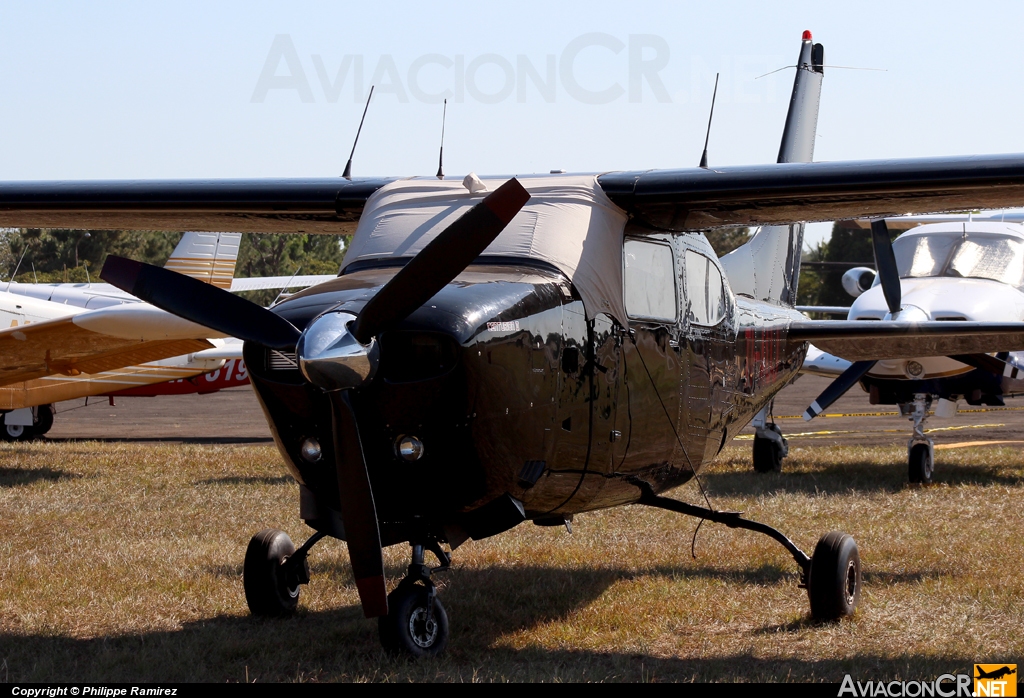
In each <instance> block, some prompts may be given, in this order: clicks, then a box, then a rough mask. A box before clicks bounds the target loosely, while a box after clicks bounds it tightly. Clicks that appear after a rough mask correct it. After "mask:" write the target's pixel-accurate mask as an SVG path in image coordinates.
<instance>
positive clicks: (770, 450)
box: [754, 436, 782, 473]
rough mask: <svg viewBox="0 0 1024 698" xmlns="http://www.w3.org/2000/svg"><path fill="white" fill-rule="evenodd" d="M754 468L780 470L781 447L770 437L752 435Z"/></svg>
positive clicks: (771, 471) (767, 470)
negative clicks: (763, 437)
mask: <svg viewBox="0 0 1024 698" xmlns="http://www.w3.org/2000/svg"><path fill="white" fill-rule="evenodd" d="M754 470H756V471H757V472H759V473H773V472H778V471H780V470H782V449H781V448H779V445H778V444H777V443H775V442H774V441H772V440H771V439H762V438H759V437H757V436H755V437H754Z"/></svg>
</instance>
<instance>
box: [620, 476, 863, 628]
mask: <svg viewBox="0 0 1024 698" xmlns="http://www.w3.org/2000/svg"><path fill="white" fill-rule="evenodd" d="M637 503H638V504H644V505H646V506H650V507H657V508H659V509H668V510H669V511H675V512H678V513H680V514H686V515H687V516H696V517H698V518H701V519H707V520H708V521H714V522H716V523H722V524H725V525H726V526H728V527H729V528H745V529H747V530H748V531H756V532H758V533H763V534H765V535H766V536H769V537H771V538H773V539H775V540H776V541H778V542H779V543H781V544H782V546H783V547H784V548H785V549H786V550H788V551H789V554H790V555H792V556H793V559H794V560H796V563H797V564H798V565H799V566H800V588H802V589H807V596H808V597H809V598H810V602H811V617H812V618H814V620H818V621H832V620H839V619H841V618H845V617H848V616H852V615H853V612H854V611H855V610H856V608H857V602H858V601H859V600H860V586H861V574H860V554H859V553H858V552H857V544H856V543H855V542H854V540H853V538H852V537H851V536H849V535H848V534H846V533H840V532H839V531H832V532H830V533H826V534H825V535H824V536H822V537H821V538H820V539H819V540H818V545H817V546H816V547H815V548H814V556H813V557H808V556H807V553H805V552H804V551H802V550H801V549H800V548H798V547H796V545H795V544H794V543H793V541H791V540H790V539H789V538H787V537H786V536H785V535H783V534H782V533H780V532H779V531H777V530H776V529H774V528H772V527H771V526H768V525H766V524H763V523H758V522H757V521H749V520H747V519H744V518H743V515H742V514H741V513H740V512H738V511H714V510H713V509H704V508H703V507H696V506H693V505H692V504H687V503H685V502H680V501H678V500H675V499H669V498H668V497H659V496H657V495H655V494H653V493H652V492H650V490H647V491H645V492H644V494H643V496H641V498H640V501H639V502H637Z"/></svg>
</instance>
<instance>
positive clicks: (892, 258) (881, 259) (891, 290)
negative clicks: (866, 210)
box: [871, 220, 903, 315]
mask: <svg viewBox="0 0 1024 698" xmlns="http://www.w3.org/2000/svg"><path fill="white" fill-rule="evenodd" d="M871 247H872V248H873V249H874V251H875V268H876V269H878V278H879V279H880V280H881V283H882V293H883V294H884V295H885V302H886V304H888V306H889V312H890V313H892V314H893V315H895V314H896V313H898V312H899V311H900V309H901V308H902V307H903V306H902V305H900V303H901V301H902V300H903V298H902V293H903V292H902V290H901V289H900V272H899V269H897V268H896V254H895V253H894V252H893V251H892V240H891V239H890V238H889V226H887V225H886V224H885V221H884V220H880V221H874V222H873V223H872V224H871Z"/></svg>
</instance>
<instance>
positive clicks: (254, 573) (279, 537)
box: [242, 528, 299, 617]
mask: <svg viewBox="0 0 1024 698" xmlns="http://www.w3.org/2000/svg"><path fill="white" fill-rule="evenodd" d="M294 553H295V544H294V543H292V539H291V538H289V537H288V534H287V533H285V532H284V531H279V530H277V529H275V528H268V529H265V530H263V531H260V532H259V533H257V534H256V535H255V536H253V537H252V539H251V540H250V541H249V547H248V548H247V549H246V551H245V565H244V566H243V568H242V585H243V586H244V587H245V602H246V603H247V604H248V605H249V610H250V611H251V612H252V614H253V615H254V616H268V617H281V616H287V615H291V614H292V613H294V612H295V609H296V607H298V605H299V583H298V580H295V579H289V576H290V575H288V574H287V573H286V571H287V568H286V567H285V565H284V563H285V561H286V560H287V559H288V558H289V557H290V556H291V555H292V554H294Z"/></svg>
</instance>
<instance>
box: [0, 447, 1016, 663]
mask: <svg viewBox="0 0 1024 698" xmlns="http://www.w3.org/2000/svg"><path fill="white" fill-rule="evenodd" d="M801 446H802V447H801ZM809 446H810V445H809V444H806V443H805V444H798V443H796V442H794V447H793V452H792V453H791V455H790V458H789V459H787V461H786V471H785V472H783V473H780V474H774V475H770V476H756V475H755V474H754V473H753V472H751V471H750V470H749V465H748V457H747V455H748V449H749V443H739V444H736V445H734V446H732V447H730V449H729V450H728V452H727V453H726V454H725V457H724V458H722V459H721V460H720V461H719V462H718V463H716V464H715V465H714V466H712V467H711V468H709V469H708V470H707V471H706V472H705V474H704V482H705V485H706V487H707V489H708V491H709V493H710V494H711V496H712V498H713V501H714V502H715V504H716V506H718V507H719V508H723V509H725V508H730V509H742V510H744V511H745V512H747V514H748V516H749V517H750V518H754V519H758V520H762V521H764V522H766V523H770V524H773V525H775V526H777V527H779V528H780V529H781V530H783V531H784V532H785V533H787V534H788V535H790V536H791V537H792V538H793V539H794V540H795V541H796V542H797V544H798V545H800V546H801V547H803V548H804V549H805V550H807V551H808V552H810V551H811V550H812V549H813V546H814V543H815V541H816V540H817V538H818V537H819V536H820V535H821V534H823V533H825V532H826V531H829V530H832V529H840V530H844V531H847V532H849V533H851V534H853V535H854V536H855V538H856V539H857V542H858V545H859V546H860V551H861V556H862V560H863V563H864V569H865V574H864V592H863V596H862V599H861V607H860V609H859V611H858V613H857V615H856V616H855V618H854V619H852V620H851V621H847V622H842V623H838V624H832V625H816V624H814V623H811V622H810V621H809V618H808V604H807V597H806V594H805V592H804V591H803V590H800V589H798V588H797V587H796V583H797V574H796V566H795V564H794V563H793V562H792V560H791V559H790V558H789V557H788V556H787V555H786V553H785V551H784V550H783V549H782V548H781V547H780V546H778V545H777V544H776V543H774V542H773V541H771V540H769V539H767V538H765V537H763V536H759V535H756V534H753V533H750V532H746V531H735V530H730V529H726V528H724V527H720V526H716V525H713V524H706V525H704V526H703V527H702V529H701V531H700V535H699V537H698V539H697V545H696V550H697V559H696V560H694V559H692V558H691V556H690V541H691V536H692V534H693V530H694V524H695V523H696V522H695V521H693V520H691V519H687V518H684V517H681V516H678V515H674V514H671V513H669V512H664V511H658V510H651V509H644V508H641V507H628V508H622V509H616V510H610V511H604V512H597V513H592V514H587V515H582V516H579V517H577V519H576V522H575V531H574V533H573V534H572V535H569V534H568V533H566V531H565V530H564V529H558V528H539V527H536V526H532V525H529V524H526V525H523V526H520V527H519V528H517V529H514V530H513V531H510V532H508V533H506V534H504V535H502V536H498V537H496V538H492V539H489V540H484V541H477V542H470V543H467V544H466V545H464V546H463V547H461V548H460V549H459V550H458V551H456V555H455V565H454V567H453V569H452V571H451V572H449V573H448V574H446V575H444V576H442V577H440V578H439V581H440V585H441V598H442V600H443V601H444V603H445V605H446V608H447V609H448V613H449V617H450V619H451V641H450V645H449V652H448V653H447V654H446V655H445V656H444V657H443V658H439V659H435V660H426V661H420V662H416V663H413V662H407V661H404V660H396V659H392V658H389V657H387V656H386V655H384V654H383V653H382V651H381V650H380V649H379V645H378V643H377V633H376V623H375V622H371V621H367V620H364V619H363V618H362V614H361V612H360V610H359V608H358V607H357V605H356V592H355V587H354V585H353V583H352V579H351V576H350V573H349V571H348V567H347V560H346V552H345V549H344V545H343V544H342V543H339V542H337V541H324V542H322V543H320V544H319V545H318V546H317V548H315V549H314V551H313V553H312V554H311V557H310V563H311V567H312V570H313V581H312V583H311V584H310V585H309V586H307V587H304V588H303V591H302V600H301V602H300V613H299V614H298V615H297V616H296V617H294V618H291V619H287V620H275V621H267V620H260V619H254V618H251V617H250V616H249V615H248V611H247V609H246V606H245V600H244V598H243V593H242V580H241V569H242V558H243V555H244V551H245V546H246V544H247V542H248V539H249V537H250V536H251V535H252V534H253V533H255V532H256V531H258V530H259V529H261V528H264V527H267V526H274V527H279V528H282V529H284V530H286V531H288V533H289V534H290V535H291V536H292V537H293V539H295V540H297V541H301V540H303V539H304V538H305V536H306V535H307V531H306V530H305V526H304V525H303V524H302V523H301V521H299V520H298V506H297V505H298V502H297V498H298V495H297V490H296V487H295V485H294V483H293V482H292V481H291V480H290V479H289V478H288V477H286V476H283V475H282V473H283V469H282V468H281V466H280V465H279V461H278V456H277V454H276V452H275V451H274V450H273V448H272V447H270V446H264V445H258V446H246V445H188V444H152V443H142V444H139V443H99V442H91V441H79V442H66V443H45V442H41V443H34V444H27V445H12V444H4V445H2V446H0V512H2V515H0V680H9V681H19V682H26V681H71V680H74V681H191V680H202V681H246V680H249V681H259V682H268V681H334V680H353V681H363V680H366V681H407V680H444V681H505V680H515V681H580V680H586V681H690V680H697V681H708V680H712V681H718V680H724V681H759V680H780V681H808V680H810V681H813V680H824V681H839V680H841V679H842V676H843V674H845V673H851V674H853V676H854V678H859V679H862V680H868V679H911V678H925V679H934V678H935V677H936V676H937V675H939V674H941V673H945V672H953V673H956V672H967V671H969V670H970V668H971V667H970V665H971V664H972V663H973V662H975V661H988V662H1014V661H1017V662H1019V663H1024V661H1022V659H1024V633H1022V629H1024V575H1022V574H1021V557H1022V552H1024V516H1022V515H1021V503H1022V502H1024V455H1022V454H1021V453H1020V451H1019V449H1017V448H962V449H954V450H947V451H941V452H938V453H937V454H936V455H937V460H938V472H937V474H936V479H937V484H935V485H933V486H930V487H926V488H920V487H909V486H907V485H905V484H904V480H905V478H906V466H905V464H904V463H905V461H904V459H905V457H906V455H905V451H904V450H903V449H902V448H898V447H897V448H890V447H885V448H867V447H856V446H854V447H831V448H821V449H817V448H815V449H812V448H810V447H809ZM674 495H675V496H677V497H679V498H683V499H686V500H688V501H691V502H697V501H698V496H697V493H696V490H695V489H694V488H693V486H692V485H690V486H687V487H684V488H681V489H680V490H678V491H677V492H675V493H674ZM386 555H387V560H388V567H389V572H390V574H391V575H392V577H393V580H392V581H393V582H394V581H397V578H398V576H399V575H400V574H401V573H402V571H403V569H404V567H405V565H406V564H408V559H407V555H408V551H407V549H405V548H404V547H401V546H400V547H395V548H392V549H389V550H388V551H386Z"/></svg>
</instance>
